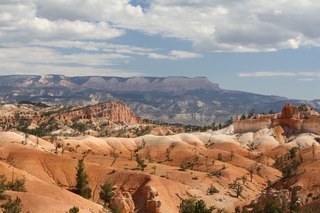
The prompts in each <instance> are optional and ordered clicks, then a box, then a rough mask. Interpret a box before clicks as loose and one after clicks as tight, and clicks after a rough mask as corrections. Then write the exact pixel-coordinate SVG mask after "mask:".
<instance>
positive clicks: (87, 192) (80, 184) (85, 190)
mask: <svg viewBox="0 0 320 213" xmlns="http://www.w3.org/2000/svg"><path fill="white" fill-rule="evenodd" d="M84 169H85V166H84V163H83V159H81V160H78V166H77V174H76V182H77V184H76V193H77V194H78V195H80V196H82V197H84V198H87V199H89V198H91V189H90V188H89V187H88V180H87V173H86V172H85V170H84Z"/></svg>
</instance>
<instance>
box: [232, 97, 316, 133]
mask: <svg viewBox="0 0 320 213" xmlns="http://www.w3.org/2000/svg"><path fill="white" fill-rule="evenodd" d="M319 124H320V115H319V113H318V112H316V111H315V110H313V109H311V108H310V107H308V106H300V107H297V106H293V105H291V104H289V103H287V104H286V105H285V106H284V107H283V109H282V111H281V113H280V114H267V115H256V116H254V117H253V118H249V119H244V120H240V119H239V117H238V118H237V119H235V122H234V131H235V133H245V132H256V131H258V130H259V129H264V128H274V127H277V126H281V127H282V128H283V130H284V132H283V134H284V135H286V136H290V135H293V134H298V133H302V132H311V133H316V134H320V126H319Z"/></svg>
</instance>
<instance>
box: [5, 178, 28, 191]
mask: <svg viewBox="0 0 320 213" xmlns="http://www.w3.org/2000/svg"><path fill="white" fill-rule="evenodd" d="M25 182H26V180H25V179H17V180H14V181H12V182H8V183H7V189H9V190H11V191H16V192H25V191H26V188H25V185H24V184H25Z"/></svg>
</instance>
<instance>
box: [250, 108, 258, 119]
mask: <svg viewBox="0 0 320 213" xmlns="http://www.w3.org/2000/svg"><path fill="white" fill-rule="evenodd" d="M255 114H256V111H255V110H254V109H252V110H250V111H249V113H248V118H252V117H253V116H254V115H255Z"/></svg>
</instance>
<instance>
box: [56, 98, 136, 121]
mask: <svg viewBox="0 0 320 213" xmlns="http://www.w3.org/2000/svg"><path fill="white" fill-rule="evenodd" d="M74 117H78V118H81V119H90V120H94V119H97V118H103V119H106V120H111V121H113V122H118V123H121V124H127V125H133V124H139V123H142V119H141V118H139V117H138V116H136V115H135V113H134V112H133V111H132V110H131V109H130V108H129V107H128V106H127V105H126V104H125V103H123V102H122V101H111V102H106V103H102V104H98V105H94V106H89V107H85V108H80V109H76V110H73V111H70V112H67V113H63V114H61V115H60V117H59V118H60V119H67V120H71V119H72V118H74ZM70 118H71V119H70Z"/></svg>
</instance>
